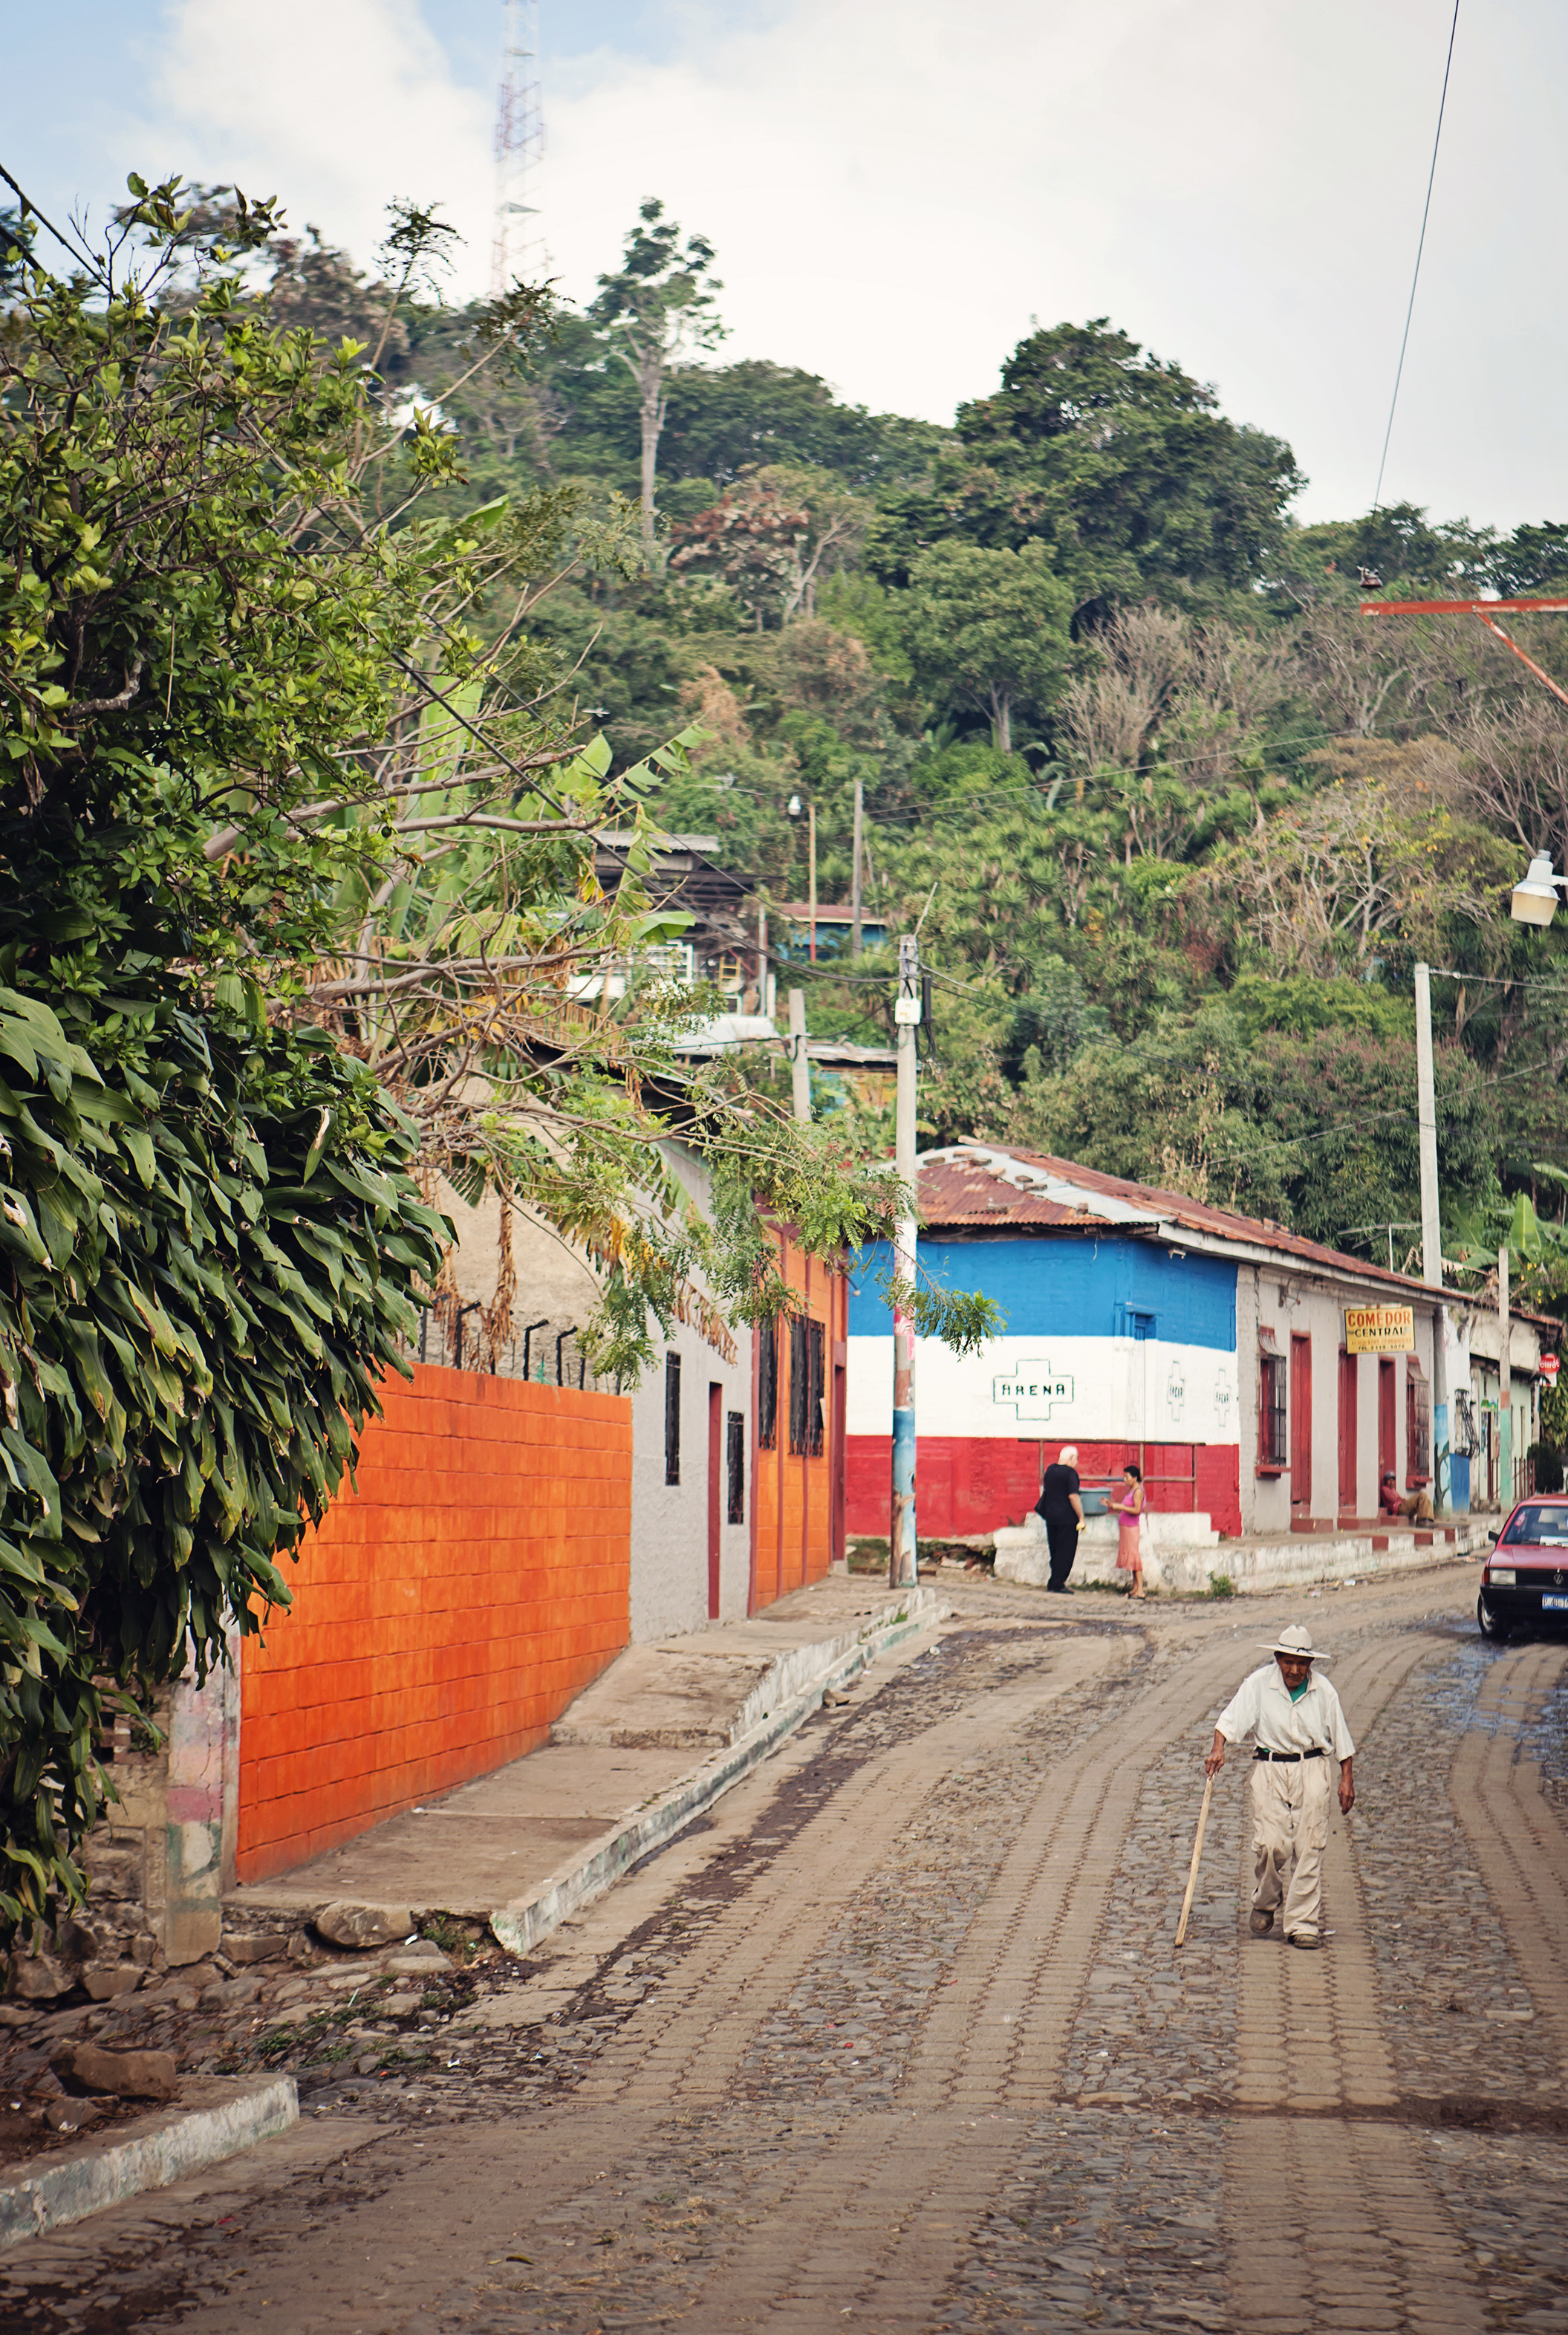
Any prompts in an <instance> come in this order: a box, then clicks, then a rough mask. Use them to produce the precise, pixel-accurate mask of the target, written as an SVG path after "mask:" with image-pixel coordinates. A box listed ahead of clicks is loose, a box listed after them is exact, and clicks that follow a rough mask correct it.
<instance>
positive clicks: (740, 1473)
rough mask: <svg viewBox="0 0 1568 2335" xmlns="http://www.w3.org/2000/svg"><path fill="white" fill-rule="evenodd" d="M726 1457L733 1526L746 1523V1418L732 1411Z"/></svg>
mask: <svg viewBox="0 0 1568 2335" xmlns="http://www.w3.org/2000/svg"><path fill="white" fill-rule="evenodd" d="M727 1428H728V1432H727V1434H726V1437H725V1451H724V1456H725V1459H726V1461H727V1463H728V1472H729V1478H730V1485H729V1490H730V1507H729V1517H730V1522H731V1524H732V1525H743V1524H744V1523H745V1521H746V1417H745V1413H744V1412H743V1411H739V1410H732V1411H731V1413H730V1416H729V1419H728V1421H727Z"/></svg>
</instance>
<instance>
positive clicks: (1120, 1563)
mask: <svg viewBox="0 0 1568 2335" xmlns="http://www.w3.org/2000/svg"><path fill="white" fill-rule="evenodd" d="M1116 1562H1117V1570H1118V1572H1120V1573H1130V1572H1132V1571H1133V1570H1134V1568H1135V1567H1136V1566H1137V1565H1141V1564H1142V1563H1143V1551H1142V1550H1141V1548H1140V1547H1139V1545H1138V1537H1137V1519H1136V1518H1135V1519H1134V1520H1133V1521H1132V1522H1130V1523H1128V1524H1123V1525H1118V1527H1117V1535H1116Z"/></svg>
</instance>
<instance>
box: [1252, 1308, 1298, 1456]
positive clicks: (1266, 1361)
mask: <svg viewBox="0 0 1568 2335" xmlns="http://www.w3.org/2000/svg"><path fill="white" fill-rule="evenodd" d="M1267 1335H1268V1336H1269V1338H1270V1339H1271V1340H1272V1339H1273V1331H1270V1332H1268V1333H1267ZM1285 1406H1286V1378H1285V1358H1284V1356H1283V1354H1282V1353H1281V1352H1279V1350H1278V1348H1277V1347H1273V1346H1271V1345H1265V1346H1264V1347H1263V1351H1262V1352H1261V1353H1260V1354H1259V1356H1258V1465H1259V1467H1260V1468H1285V1467H1288V1466H1289V1465H1290V1448H1291V1447H1290V1435H1289V1424H1288V1413H1287V1410H1286V1407H1285Z"/></svg>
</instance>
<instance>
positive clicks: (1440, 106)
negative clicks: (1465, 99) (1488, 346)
mask: <svg viewBox="0 0 1568 2335" xmlns="http://www.w3.org/2000/svg"><path fill="white" fill-rule="evenodd" d="M1458 30H1459V0H1454V21H1453V23H1452V24H1450V25H1449V27H1448V54H1447V61H1446V63H1445V64H1444V66H1443V94H1442V96H1441V97H1440V98H1439V100H1438V101H1437V135H1436V136H1435V137H1434V139H1433V140H1432V167H1431V169H1430V170H1428V173H1427V199H1426V201H1425V203H1424V204H1423V205H1422V206H1421V233H1420V236H1419V238H1418V242H1417V245H1416V269H1415V273H1414V275H1413V276H1411V278H1410V305H1409V306H1408V308H1407V309H1406V311H1405V331H1404V337H1403V338H1402V339H1401V341H1400V343H1399V363H1398V365H1397V366H1396V367H1395V369H1394V394H1393V396H1392V397H1391V398H1390V399H1389V426H1388V428H1387V429H1386V430H1385V431H1384V432H1383V454H1382V460H1380V461H1379V464H1378V487H1377V492H1376V493H1375V494H1374V495H1373V497H1372V509H1374V510H1376V509H1378V507H1379V504H1380V503H1381V502H1382V499H1383V472H1384V471H1385V470H1387V468H1388V464H1389V440H1390V439H1391V438H1392V436H1393V434H1394V409H1395V407H1396V406H1397V405H1398V404H1399V383H1400V381H1401V380H1402V379H1403V377H1404V372H1405V351H1406V350H1407V348H1408V346H1409V344H1410V319H1411V317H1412V316H1413V315H1415V313H1416V286H1417V285H1418V283H1419V282H1420V280H1421V254H1422V253H1423V251H1425V249H1426V247H1427V218H1428V213H1429V212H1430V210H1431V208H1432V187H1433V184H1434V182H1435V180H1436V179H1437V149H1438V147H1439V145H1440V144H1441V143H1442V139H1443V112H1444V109H1445V107H1446V106H1447V102H1448V75H1449V73H1450V72H1451V71H1452V69H1453V63H1454V38H1455V35H1456V34H1457V32H1458Z"/></svg>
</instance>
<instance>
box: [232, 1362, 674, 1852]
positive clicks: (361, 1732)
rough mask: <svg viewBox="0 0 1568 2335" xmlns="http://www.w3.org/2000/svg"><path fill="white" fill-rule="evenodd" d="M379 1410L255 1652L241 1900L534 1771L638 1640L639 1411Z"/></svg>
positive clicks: (562, 1396) (460, 1402) (601, 1403)
mask: <svg viewBox="0 0 1568 2335" xmlns="http://www.w3.org/2000/svg"><path fill="white" fill-rule="evenodd" d="M382 1400H383V1401H384V1403H385V1406H386V1415H385V1417H384V1418H383V1419H377V1420H373V1421H372V1422H371V1423H370V1424H369V1425H368V1426H367V1428H366V1430H365V1433H364V1436H363V1439H362V1441H361V1447H360V1462H359V1488H358V1490H357V1492H356V1491H354V1490H353V1487H350V1486H348V1485H347V1484H346V1483H345V1485H344V1489H343V1491H342V1493H341V1494H340V1496H339V1497H338V1498H337V1499H336V1500H335V1501H334V1504H333V1507H332V1508H331V1510H330V1512H329V1513H328V1515H327V1516H326V1518H325V1519H324V1522H323V1524H322V1526H321V1528H320V1530H319V1531H318V1532H315V1533H312V1534H310V1535H309V1536H307V1538H306V1540H305V1544H304V1546H303V1549H302V1551H301V1555H300V1559H299V1563H298V1564H297V1565H292V1566H291V1565H288V1564H285V1567H284V1570H285V1573H286V1575H287V1577H288V1581H289V1585H290V1587H291V1589H292V1590H293V1592H294V1604H293V1607H292V1609H291V1610H290V1611H289V1612H288V1613H276V1614H275V1615H274V1617H273V1619H272V1621H271V1623H269V1624H268V1626H267V1627H266V1631H265V1632H264V1633H263V1634H264V1637H265V1640H266V1643H265V1645H263V1644H261V1643H259V1642H257V1641H256V1639H255V1638H247V1640H246V1642H245V1655H244V1663H243V1670H242V1702H241V1719H240V1741H239V1760H240V1769H239V1857H238V1863H239V1877H240V1879H241V1880H242V1881H259V1880H263V1879H265V1878H266V1876H267V1875H270V1874H274V1873H279V1872H282V1871H284V1870H285V1869H286V1867H288V1866H290V1865H298V1864H301V1863H303V1861H304V1860H305V1858H306V1857H310V1856H314V1855H317V1854H318V1852H320V1851H321V1850H323V1849H326V1848H332V1847H335V1846H337V1844H338V1843H339V1842H341V1841H344V1840H350V1839H352V1838H353V1836H354V1835H355V1834H356V1833H360V1832H363V1831H364V1830H365V1829H366V1828H367V1827H368V1826H371V1825H373V1824H378V1823H380V1822H381V1820H382V1818H383V1817H390V1816H392V1815H395V1814H396V1812H397V1811H398V1809H400V1808H405V1807H412V1806H413V1805H414V1804H415V1803H416V1802H417V1801H419V1800H421V1799H424V1798H425V1797H427V1796H429V1795H431V1794H432V1793H435V1792H440V1791H444V1790H446V1789H447V1788H449V1787H450V1786H451V1785H453V1784H459V1783H462V1782H464V1781H465V1780H466V1779H467V1778H469V1777H471V1776H480V1775H483V1774H485V1773H486V1772H487V1771H488V1770H489V1769H490V1768H497V1767H499V1766H500V1765H501V1764H502V1762H503V1761H505V1760H508V1759H518V1758H519V1757H520V1756H521V1754H522V1753H523V1752H525V1751H530V1750H532V1749H534V1748H535V1747H536V1746H537V1744H539V1743H542V1742H543V1741H544V1740H545V1739H546V1737H547V1733H548V1730H549V1725H550V1721H551V1720H552V1719H555V1718H557V1717H558V1716H559V1714H560V1713H561V1712H562V1711H563V1710H565V1709H566V1705H567V1703H569V1702H570V1701H571V1700H572V1698H573V1696H574V1695H576V1694H579V1693H580V1692H581V1691H582V1690H583V1688H584V1687H585V1686H586V1685H587V1683H588V1681H590V1680H591V1679H593V1678H595V1677H596V1676H597V1675H598V1673H599V1672H600V1671H602V1670H603V1669H604V1668H605V1665H606V1664H607V1663H609V1662H612V1661H613V1660H614V1658H615V1655H616V1654H617V1653H618V1652H620V1651H621V1649H622V1647H624V1645H625V1644H626V1642H627V1640H628V1638H629V1636H630V1634H631V1631H630V1613H631V1519H632V1406H631V1403H630V1402H629V1400H626V1399H625V1398H624V1397H623V1396H617V1395H607V1394H587V1393H582V1394H579V1393H578V1392H577V1391H576V1390H575V1389H573V1388H570V1387H567V1388H557V1387H547V1386H531V1385H526V1384H524V1383H523V1382H522V1381H520V1380H516V1379H496V1378H484V1377H480V1376H479V1373H478V1372H476V1371H450V1370H438V1369H434V1368H431V1367H427V1366H424V1365H421V1366H420V1367H419V1368H418V1369H416V1371H415V1372H414V1379H413V1383H412V1385H409V1384H408V1383H407V1382H406V1381H403V1380H402V1379H393V1380H392V1381H390V1382H389V1383H388V1384H387V1385H386V1386H385V1387H384V1388H383V1390H382Z"/></svg>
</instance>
